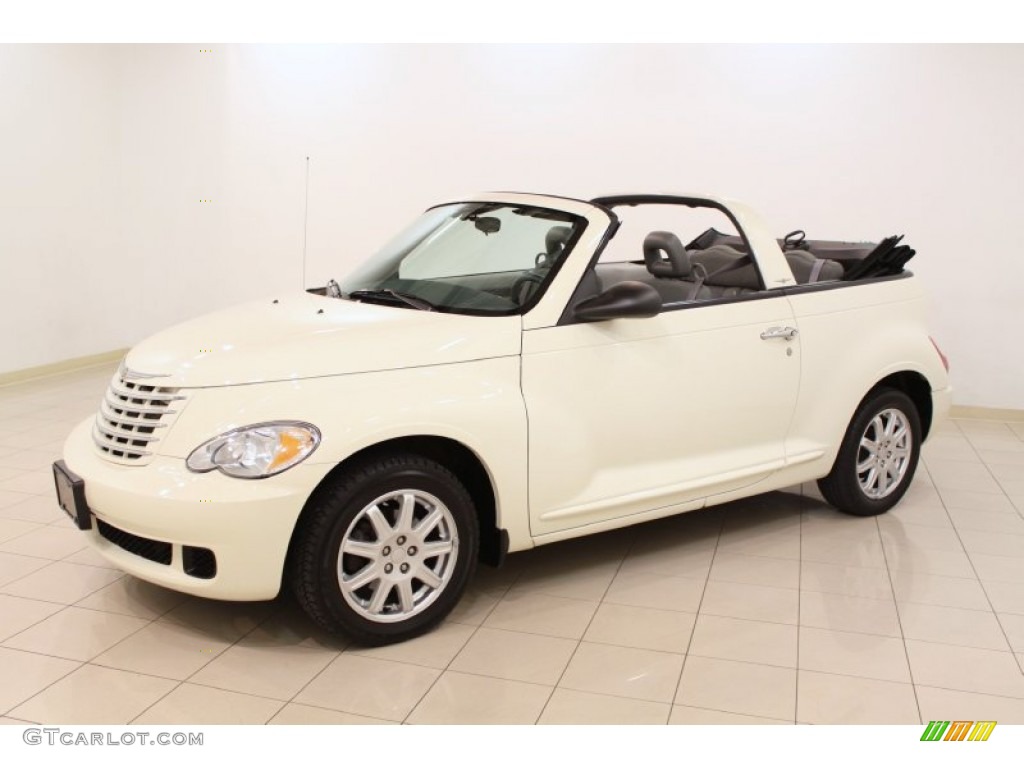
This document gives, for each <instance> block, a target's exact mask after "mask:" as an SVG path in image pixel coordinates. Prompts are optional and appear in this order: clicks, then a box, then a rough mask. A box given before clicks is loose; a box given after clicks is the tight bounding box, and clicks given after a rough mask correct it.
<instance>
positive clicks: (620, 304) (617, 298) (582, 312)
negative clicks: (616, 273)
mask: <svg viewBox="0 0 1024 768" xmlns="http://www.w3.org/2000/svg"><path fill="white" fill-rule="evenodd" d="M659 312H661V296H659V295H658V292H657V291H656V290H654V289H653V288H652V287H651V286H649V285H646V284H645V283H639V282H636V281H635V280H626V281H624V282H621V283H616V284H615V285H613V286H612V287H611V288H609V289H608V290H606V291H604V292H603V293H599V294H598V295H597V296H594V297H593V298H590V299H586V300H585V301H581V302H580V303H579V304H577V305H576V306H575V307H574V308H573V315H574V316H575V318H576V319H577V320H584V321H586V322H592V321H595V320H614V319H616V318H620V317H654V316H655V315H657V314H658V313H659Z"/></svg>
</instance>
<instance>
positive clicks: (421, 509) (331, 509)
mask: <svg viewBox="0 0 1024 768" xmlns="http://www.w3.org/2000/svg"><path fill="white" fill-rule="evenodd" d="M398 491H410V492H412V493H409V494H405V495H403V496H401V497H399V496H398V495H397V493H396V492H398ZM389 494H396V495H395V496H394V497H391V496H389ZM415 494H419V495H415ZM409 495H412V496H413V498H414V502H415V504H414V505H412V507H413V512H412V513H411V515H412V517H410V520H412V521H414V524H415V522H417V521H418V523H419V525H420V530H422V528H423V526H425V525H429V522H428V521H427V520H426V518H427V515H429V514H431V511H432V510H437V509H441V508H444V510H446V511H447V513H448V515H447V516H443V515H444V512H441V513H437V514H440V515H442V518H441V522H440V523H437V524H435V525H436V527H435V528H434V529H433V531H432V532H431V531H427V532H426V533H425V534H423V536H424V538H423V539H421V540H419V541H417V540H414V533H413V532H412V530H410V529H409V528H408V527H402V524H401V522H400V520H399V516H400V515H401V512H400V509H401V506H402V503H403V502H402V499H405V498H406V497H407V496H409ZM431 497H432V499H431ZM382 499H383V500H382ZM375 501H376V502H378V503H377V504H374V502H375ZM432 501H439V502H440V505H432ZM374 508H375V509H376V511H377V512H378V513H380V514H374V512H373V509H374ZM382 517H383V519H384V520H385V521H386V522H387V524H388V525H390V526H391V527H392V530H391V531H390V533H388V534H386V535H385V536H383V537H382V536H380V535H379V532H380V530H387V529H386V528H383V529H378V527H377V521H379V520H381V518H382ZM403 531H408V532H409V536H408V541H405V537H404V536H400V534H402V532H403ZM446 537H447V538H446ZM452 540H454V545H453V546H452V547H451V554H449V555H447V556H446V555H437V556H433V557H431V556H430V555H427V554H425V553H426V552H427V551H431V550H430V548H431V547H432V546H433V547H434V548H437V547H438V546H440V547H441V548H443V547H444V546H445V544H446V542H451V541H452ZM343 541H345V542H347V544H346V547H347V548H349V549H351V548H352V547H353V546H355V547H359V546H365V547H368V548H369V549H372V550H373V551H374V553H375V554H373V556H372V557H363V556H361V555H358V554H356V555H353V554H346V555H345V556H344V559H342V558H341V547H342V543H343ZM399 541H401V546H399V543H398V542H399ZM293 542H294V543H293V549H292V552H291V556H290V560H289V563H290V571H291V572H290V577H291V586H292V590H293V592H294V593H295V595H296V597H297V599H298V602H299V604H300V605H301V606H302V608H303V610H305V612H306V613H307V614H308V615H309V616H310V617H311V618H312V619H313V620H314V621H315V622H316V623H317V624H319V625H320V626H321V627H323V628H324V629H326V630H327V631H328V632H331V633H332V634H341V635H346V636H348V637H349V638H351V639H353V640H355V641H356V642H358V643H360V644H363V645H383V644H386V643H395V642H399V641H401V640H407V639H409V638H412V637H415V636H417V635H420V634H422V633H424V632H426V631H427V630H429V629H431V628H432V627H434V626H436V625H437V624H438V623H439V622H440V621H441V620H442V619H444V617H445V616H446V615H448V613H449V612H450V611H451V610H452V608H454V607H455V604H456V603H457V602H458V600H459V597H460V596H461V594H462V592H463V590H464V589H465V587H466V584H467V582H468V581H469V579H470V578H471V576H472V574H473V572H474V570H475V569H476V563H477V552H478V549H479V530H478V523H477V515H476V509H475V508H474V505H473V500H472V498H471V497H470V495H469V493H468V492H467V491H466V489H465V487H464V486H463V485H462V483H461V482H459V480H458V478H457V477H456V476H455V475H454V474H452V472H451V471H449V470H448V469H447V468H446V467H444V466H443V465H441V464H439V463H437V462H435V461H432V460H430V459H427V458H424V457H422V456H418V455H415V454H409V453H403V454H396V455H392V456H385V457H380V458H377V459H373V460H369V461H366V462H363V463H361V464H358V465H355V466H353V467H351V468H350V469H349V470H348V471H345V473H344V474H343V475H340V476H339V477H337V478H334V479H332V480H329V481H328V482H327V483H325V484H324V485H323V486H321V488H319V489H318V490H317V492H316V493H315V494H314V496H313V497H312V498H311V499H310V501H309V503H308V504H307V508H306V510H305V512H304V513H303V515H302V518H301V519H300V521H299V525H298V527H297V529H296V531H295V536H294V538H293ZM417 543H419V544H420V546H419V549H421V550H422V551H421V552H418V553H417V552H412V550H413V549H417V548H416V547H413V546H410V544H417ZM369 549H368V551H369ZM387 550H390V553H387V552H386V551H387ZM410 552H411V553H412V554H408V553H410ZM386 553H387V554H388V557H384V554H386ZM416 554H418V555H419V559H418V560H417V559H415V558H414V557H413V555H416ZM403 566H405V568H406V570H404V571H402V572H403V573H406V572H408V573H410V576H409V577H405V576H399V568H402V567H403ZM420 566H424V567H426V568H427V569H428V570H429V569H431V568H433V569H436V570H438V571H440V572H441V573H442V574H444V575H445V579H444V581H443V583H442V584H441V585H440V586H439V587H436V588H431V586H430V585H429V584H428V583H427V582H426V581H419V580H417V579H416V578H415V575H416V574H417V573H422V574H423V575H424V576H425V577H426V576H430V574H429V573H426V572H424V571H423V569H422V568H421V567H420ZM384 568H388V574H389V575H387V576H384V575H383V572H384V571H383V569H384ZM350 570H351V571H353V572H354V573H349V571H350ZM342 572H343V573H344V575H345V576H346V577H348V578H352V577H353V576H357V575H358V574H360V573H363V574H371V572H372V574H380V575H379V576H376V577H375V579H374V581H371V582H370V583H368V584H367V585H366V586H365V587H362V588H360V589H359V590H352V589H351V588H349V589H346V590H344V591H343V589H342V586H341V581H340V579H341V577H342ZM392 574H393V575H392ZM392 579H398V580H400V581H403V582H406V581H407V582H408V584H409V591H407V592H406V597H408V598H411V599H415V600H416V601H417V602H416V603H411V602H410V603H408V605H415V606H416V607H415V610H414V611H407V610H405V609H404V606H402V605H401V604H400V603H401V601H402V600H403V599H405V597H403V595H402V594H401V587H400V586H398V585H396V586H393V587H388V586H387V585H388V584H389V583H391V581H390V580H392ZM351 583H352V584H355V583H357V582H356V581H352V582H351ZM417 585H418V586H417ZM381 589H383V590H384V597H383V598H381V599H382V601H384V602H383V607H382V608H379V609H375V607H374V600H375V599H376V593H377V590H381ZM391 590H393V591H391ZM421 600H422V602H420V601H421ZM364 601H365V602H367V603H368V605H362V602H364ZM406 613H408V614H409V615H408V617H407V618H402V616H403V615H405V614H406Z"/></svg>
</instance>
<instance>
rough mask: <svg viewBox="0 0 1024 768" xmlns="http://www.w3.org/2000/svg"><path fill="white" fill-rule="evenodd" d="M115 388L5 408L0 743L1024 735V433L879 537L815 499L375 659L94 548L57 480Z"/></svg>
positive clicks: (68, 384)
mask: <svg viewBox="0 0 1024 768" xmlns="http://www.w3.org/2000/svg"><path fill="white" fill-rule="evenodd" d="M111 373H112V370H111V368H109V367H105V368H101V369H91V370H89V371H85V372H79V373H75V374H69V375H64V376H60V377H54V378H49V379H44V380H39V381H36V382H31V383H25V384H19V385H15V386H8V387H5V388H2V389H0V680H3V684H2V685H0V722H6V723H24V722H25V721H28V722H37V723H266V722H270V723H402V722H405V723H480V722H486V723H794V722H798V723H922V722H928V721H929V720H955V719H976V718H979V717H983V718H985V719H992V720H998V721H1000V722H1014V723H1024V675H1022V673H1021V665H1022V664H1024V424H1019V423H1015V424H1006V423H999V422H986V421H968V420H959V421H954V422H948V423H946V424H945V425H943V426H942V427H941V428H940V429H939V430H938V431H937V432H936V434H935V435H934V437H933V439H932V440H931V442H930V443H929V444H928V445H927V446H926V447H925V450H924V458H925V463H924V465H923V466H922V467H921V470H920V471H919V474H918V477H917V479H916V480H915V482H914V485H913V487H912V488H911V490H910V492H909V494H908V496H907V498H906V499H905V501H904V502H903V503H902V504H901V505H900V506H899V507H898V508H897V509H896V510H894V511H893V512H891V513H890V514H888V515H885V516H883V517H881V518H877V519H874V518H871V519H858V518H851V517H847V516H844V515H841V514H839V513H837V512H835V511H833V510H831V509H830V508H828V507H827V506H826V505H825V504H823V503H822V502H821V501H820V499H819V498H818V496H817V494H816V491H815V490H814V488H813V486H805V487H804V488H803V489H802V491H803V492H802V493H801V492H800V490H801V489H793V490H794V491H796V492H794V493H774V494H769V495H766V496H761V497H758V498H754V499H750V500H747V501H743V502H738V503H734V504H730V505H727V506H724V507H719V508H715V509H710V510H706V511H703V512H697V513H692V514H689V515H684V516H680V517H677V518H673V519H668V520H663V521H659V522H656V523H651V524H646V525H642V526H638V527H634V528H630V529H625V530H622V531H616V532H612V533H608V534H604V535H600V536H596V537H591V538H588V539H582V540H577V541H572V542H567V543H563V544H555V545H551V546H548V547H544V548H541V549H538V550H535V551H532V552H527V553H522V554H516V555H512V556H511V557H510V558H509V563H508V565H507V566H506V567H505V568H503V569H501V570H499V571H494V570H491V569H481V571H480V573H479V575H478V577H477V578H476V580H475V582H474V583H473V585H472V588H471V589H470V590H469V593H468V594H467V595H466V597H465V598H464V599H463V601H462V603H461V604H460V606H459V607H458V609H457V610H456V612H455V613H454V614H453V615H452V616H451V618H450V619H449V620H448V621H447V622H446V623H445V624H444V625H443V626H442V627H441V628H440V629H438V630H436V631H435V632H433V633H431V634H429V635H427V636H425V637H422V638H420V639H417V640H414V641H411V642H408V643H405V644H403V645H398V646H392V647H387V648H378V649H364V648H359V647H355V646H353V645H351V644H348V643H346V642H345V641H344V640H338V639H332V638H328V637H324V636H323V635H322V634H320V633H319V632H317V631H316V630H315V629H313V628H312V627H311V626H310V625H309V623H308V622H307V621H306V620H305V619H304V618H303V617H302V616H301V615H299V613H298V612H297V610H296V609H295V608H294V606H293V605H292V604H291V602H290V601H289V600H287V599H279V600H277V601H274V602H268V603H256V604H226V603H216V602H210V601H204V600H198V599H194V598H189V597H184V596H182V595H179V594H176V593H173V592H168V591H166V590H163V589H160V588H158V587H153V586H149V585H147V584H145V583H143V582H140V581H138V580H136V579H133V578H131V577H128V576H125V575H123V574H122V573H120V572H119V571H117V570H113V569H111V568H108V567H107V564H106V562H105V561H103V560H102V559H100V558H99V557H97V556H96V555H94V554H93V553H92V552H91V551H90V550H88V549H85V548H83V541H82V539H81V536H80V534H79V533H78V532H77V531H75V530H73V529H72V527H71V525H70V523H69V522H68V521H67V520H66V518H65V517H64V515H63V513H61V512H60V511H59V509H58V508H57V506H56V504H55V502H54V498H53V488H52V479H51V476H50V472H49V465H50V462H51V461H52V460H53V459H54V458H56V457H57V456H58V455H59V453H60V449H61V445H62V443H63V439H64V437H65V436H66V435H67V433H68V431H69V430H70V428H71V426H72V425H73V424H75V423H76V422H77V421H79V420H80V419H82V418H85V417H87V416H90V415H91V414H92V413H93V412H94V410H95V407H96V405H97V403H98V400H99V397H100V395H101V393H102V391H103V389H104V388H105V386H106V383H107V381H108V379H109V377H110V375H111Z"/></svg>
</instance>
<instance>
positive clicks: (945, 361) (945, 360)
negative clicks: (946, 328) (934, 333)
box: [928, 336, 949, 373]
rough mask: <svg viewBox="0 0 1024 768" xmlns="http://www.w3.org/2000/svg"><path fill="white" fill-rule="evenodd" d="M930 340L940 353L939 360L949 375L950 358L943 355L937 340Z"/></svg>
mask: <svg viewBox="0 0 1024 768" xmlns="http://www.w3.org/2000/svg"><path fill="white" fill-rule="evenodd" d="M928 338H929V339H931V342H932V346H933V347H935V351H936V352H938V353H939V359H940V360H941V361H942V366H943V367H944V368H945V369H946V373H949V358H948V357H946V356H945V355H944V354H942V350H941V349H939V345H938V344H937V343H936V341H935V339H932V337H931V336H929V337H928Z"/></svg>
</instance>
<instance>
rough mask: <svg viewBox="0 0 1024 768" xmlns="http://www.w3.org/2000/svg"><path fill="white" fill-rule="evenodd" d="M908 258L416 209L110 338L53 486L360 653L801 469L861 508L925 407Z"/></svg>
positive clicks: (115, 540) (912, 441) (607, 201)
mask: <svg viewBox="0 0 1024 768" xmlns="http://www.w3.org/2000/svg"><path fill="white" fill-rule="evenodd" d="M711 218H715V219H716V220H715V221H714V222H713V226H709V225H708V223H709V221H711ZM620 225H621V226H620ZM912 255H913V251H912V250H911V249H910V248H909V247H908V246H906V245H901V244H900V243H899V238H887V239H885V240H882V241H881V242H880V243H877V244H874V243H841V242H826V241H813V240H807V239H805V238H804V235H803V233H802V232H794V233H792V234H790V235H788V236H786V238H784V239H782V240H776V239H775V237H774V236H773V235H771V234H770V233H769V231H768V230H767V229H766V228H765V226H764V225H763V224H762V222H761V221H760V219H759V218H758V217H757V216H756V215H755V214H754V213H753V212H752V211H751V210H750V209H749V208H747V207H745V206H743V205H740V204H737V203H733V202H727V201H724V200H718V199H714V198H708V197H698V196H671V195H622V196H617V197H604V198H598V199H595V200H591V201H583V200H573V199H566V198H560V197H551V196H541V195H532V194H485V195H477V196H474V197H472V198H469V199H467V200H464V201H460V202H455V203H450V204H446V205H440V206H437V207H435V208H431V209H430V210H428V211H427V212H426V213H425V214H424V215H423V216H422V217H421V218H420V219H419V220H417V221H416V222H415V223H414V224H413V225H412V226H411V227H410V228H409V229H407V230H406V231H405V232H403V233H402V234H401V235H400V236H398V237H397V238H396V239H395V240H393V241H392V242H391V243H390V244H389V245H388V246H386V247H385V248H384V249H383V250H382V251H381V252H380V253H378V254H377V255H376V256H375V257H373V258H372V259H370V260H369V261H367V262H366V263H365V264H363V265H362V266H361V267H360V268H359V269H357V270H356V271H354V272H353V273H352V274H350V275H349V276H348V277H346V278H345V279H343V280H341V281H340V282H335V281H333V280H331V281H330V282H329V283H328V284H327V285H326V286H325V287H323V288H318V289H313V290H310V291H307V292H299V293H297V294H295V295H291V294H282V295H280V296H277V297H268V298H267V299H265V300H261V301H254V302H251V303H248V304H243V305H241V306H238V307H235V308H232V309H228V310H225V311H223V312H219V313H216V314H212V315H208V316H206V317H202V318H199V319H197V320H194V321H191V322H187V323H184V324H182V325H179V326H177V327H174V328H171V329H169V330H167V331H164V332H162V333H159V334H157V335H155V336H153V337H151V338H149V339H147V340H146V341H144V342H142V343H141V344H139V345H138V346H137V347H135V348H134V349H132V350H131V352H129V354H128V355H127V357H126V359H125V361H124V364H123V365H122V366H121V368H120V370H119V371H118V373H117V375H116V376H115V377H114V379H113V381H112V382H111V383H110V387H109V389H108V391H107V393H106V395H105V397H104V398H103V401H102V403H101V404H100V407H99V412H98V413H97V414H96V417H95V418H94V419H89V420H88V421H86V422H84V423H82V424H80V425H79V426H78V427H77V428H76V429H75V430H74V432H73V433H72V434H71V435H70V437H69V438H68V441H67V444H66V446H65V449H64V459H63V461H58V462H57V463H56V464H55V465H54V478H55V482H56V486H57V495H58V498H59V501H60V504H61V506H62V507H63V508H64V509H65V510H66V511H67V512H68V514H69V515H71V517H72V519H73V520H74V521H75V522H76V523H77V525H78V527H79V528H80V529H81V530H82V531H83V532H84V535H85V536H87V537H88V539H89V541H90V543H91V544H92V545H93V546H94V547H95V548H96V549H97V550H98V551H99V552H100V553H101V554H102V555H103V556H105V557H106V558H107V559H108V560H110V561H111V562H112V563H114V564H115V565H117V566H118V567H119V568H121V569H123V570H125V571H127V572H129V573H132V574H134V575H136V576H138V577H139V578H141V579H146V580H148V581H151V582H154V583H156V584H161V585H163V586H165V587H169V588H171V589H176V590H180V591H183V592H188V593H191V594H194V595H202V596H208V597H215V598H222V599H228V600H264V599H269V598H273V597H274V596H275V595H277V594H278V593H279V591H280V590H281V588H282V585H287V587H289V588H290V589H291V590H293V591H294V593H295V595H296V596H297V598H298V600H299V602H300V603H301V604H302V606H303V607H304V608H305V610H306V611H307V612H308V613H309V615H310V616H312V617H313V618H314V619H315V620H316V621H317V622H319V623H320V624H321V625H323V626H324V627H326V628H327V629H329V630H331V631H335V632H340V633H343V634H346V635H348V636H350V637H352V638H354V639H356V640H357V641H359V642H363V643H385V642H393V641H397V640H401V639H404V638H408V637H412V636H414V635H416V634H419V633H421V632H423V631H425V630H427V629H429V628H430V627H431V626H433V625H435V624H437V623H438V622H439V621H440V620H441V619H442V618H443V617H444V616H445V615H446V614H447V613H448V611H450V610H451V609H452V607H453V606H454V605H455V603H456V602H457V601H458V599H459V596H460V593H461V592H462V591H463V588H464V587H465V586H466V583H467V581H468V580H469V578H470V576H471V574H472V572H473V570H474V568H475V566H476V563H477V562H478V561H480V560H482V561H483V562H485V563H489V564H499V563H500V562H501V560H502V559H503V557H504V555H505V554H506V553H507V552H509V551H516V550H522V549H526V548H529V547H534V546H537V545H540V544H546V543H548V542H552V541H558V540H560V539H566V538H570V537H575V536H581V535H585V534H588V533H592V532H596V531H603V530H607V529H611V528H617V527H620V526H626V525H632V524H634V523H639V522H641V521H645V520H651V519H653V518H658V517H663V516H665V515H674V514H677V513H680V512H688V511H690V510H696V509H701V508H703V507H707V506H709V505H712V504H721V503H723V502H727V501H729V500H731V499H738V498H741V497H744V496H750V495H753V494H758V493H763V492H765V491H770V490H773V489H779V488H783V487H786V486H791V485H794V484H796V483H800V482H804V481H810V480H817V481H818V484H819V486H820V488H821V491H822V493H823V494H824V496H825V498H826V499H828V500H829V501H830V502H831V503H832V504H833V505H835V506H836V507H838V508H839V509H840V510H842V511H844V512H847V513H851V514H855V515H874V514H878V513H881V512H885V511H886V510H887V509H889V508H890V507H892V506H893V505H894V504H896V503H897V502H898V501H899V500H900V498H901V497H902V496H903V494H904V493H905V492H906V490H907V488H908V486H909V485H910V483H911V480H912V479H913V476H914V470H915V467H916V465H917V461H918V455H919V451H920V448H921V443H922V441H923V440H924V439H925V438H926V437H927V436H928V432H929V429H930V428H931V427H932V425H933V424H934V423H935V422H936V420H937V419H939V418H940V417H942V416H943V415H944V413H945V412H946V411H947V410H948V407H949V401H950V389H949V384H948V379H947V365H946V361H945V359H944V357H943V356H942V354H941V352H939V350H938V348H937V347H936V346H935V345H934V344H933V342H932V341H931V340H930V338H929V336H928V331H927V329H926V327H925V320H924V318H925V300H924V297H923V295H922V290H921V286H920V284H919V283H918V281H917V280H916V279H914V278H913V276H912V275H911V273H910V272H907V271H905V270H904V264H905V263H906V261H907V260H908V259H909V258H910V257H911V256H912Z"/></svg>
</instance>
